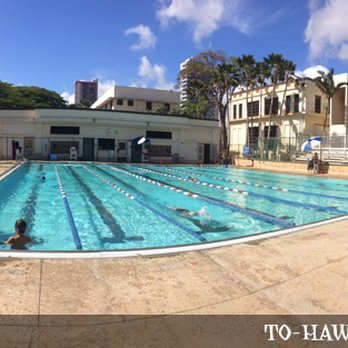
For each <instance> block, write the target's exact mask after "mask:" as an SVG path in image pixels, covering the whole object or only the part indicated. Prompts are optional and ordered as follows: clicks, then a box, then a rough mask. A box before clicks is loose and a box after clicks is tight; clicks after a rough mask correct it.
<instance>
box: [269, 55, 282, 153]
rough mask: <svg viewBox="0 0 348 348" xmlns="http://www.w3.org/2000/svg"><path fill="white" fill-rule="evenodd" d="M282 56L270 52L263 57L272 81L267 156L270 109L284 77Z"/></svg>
mask: <svg viewBox="0 0 348 348" xmlns="http://www.w3.org/2000/svg"><path fill="white" fill-rule="evenodd" d="M284 61H285V60H284V58H283V55H282V54H275V53H271V54H269V55H268V57H266V58H264V63H265V64H266V65H267V67H268V70H269V72H270V78H271V81H272V94H271V101H270V106H269V112H268V132H267V147H266V154H267V157H268V147H269V146H268V145H269V138H270V135H271V120H272V116H271V115H272V111H273V110H272V109H273V102H274V97H275V90H276V87H277V85H278V84H279V82H281V81H284V79H285V70H284ZM278 112H279V110H277V115H278Z"/></svg>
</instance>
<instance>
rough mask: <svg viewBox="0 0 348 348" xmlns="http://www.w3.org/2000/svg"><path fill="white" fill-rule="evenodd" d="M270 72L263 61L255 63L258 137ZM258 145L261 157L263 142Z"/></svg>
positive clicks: (261, 124)
mask: <svg viewBox="0 0 348 348" xmlns="http://www.w3.org/2000/svg"><path fill="white" fill-rule="evenodd" d="M270 74H271V72H270V71H269V69H268V66H267V64H265V62H258V63H257V65H256V82H257V84H258V86H259V88H260V104H259V125H258V126H259V137H260V132H261V129H263V122H262V116H263V112H262V105H263V103H262V97H263V89H264V88H265V85H266V80H267V79H268V78H269V77H270ZM259 146H260V152H261V155H262V157H263V143H262V142H260V143H259Z"/></svg>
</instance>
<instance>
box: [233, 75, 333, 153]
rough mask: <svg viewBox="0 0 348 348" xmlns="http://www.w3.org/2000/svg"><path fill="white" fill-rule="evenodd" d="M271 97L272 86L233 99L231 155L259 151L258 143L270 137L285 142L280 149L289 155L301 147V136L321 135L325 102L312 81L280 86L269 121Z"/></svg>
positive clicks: (303, 80) (305, 79)
mask: <svg viewBox="0 0 348 348" xmlns="http://www.w3.org/2000/svg"><path fill="white" fill-rule="evenodd" d="M271 97H272V86H270V85H267V86H265V87H264V88H255V89H254V90H252V91H249V92H248V93H246V91H245V90H241V91H239V92H237V93H234V94H233V95H232V97H231V103H230V110H229V117H230V135H231V151H236V152H242V148H243V146H244V145H249V146H250V147H253V148H257V147H259V146H260V144H259V143H257V142H258V141H264V139H267V138H268V136H269V138H277V137H279V138H282V139H283V140H284V141H285V144H283V145H284V146H280V148H282V151H283V152H284V153H285V154H286V153H287V152H288V150H289V148H291V147H296V146H298V140H297V139H298V137H299V135H319V134H322V132H323V125H324V119H325V109H324V108H325V103H326V98H325V96H323V95H322V92H321V91H320V90H319V89H318V87H317V86H316V85H315V83H314V81H313V80H311V79H309V78H304V79H301V80H298V81H292V82H290V83H289V84H288V86H286V84H285V83H283V84H279V85H278V86H277V87H276V90H275V95H274V99H273V105H272V111H271V117H270V118H269V111H270V107H271ZM269 127H270V129H269ZM327 129H329V120H328V121H327ZM283 140H282V141H283Z"/></svg>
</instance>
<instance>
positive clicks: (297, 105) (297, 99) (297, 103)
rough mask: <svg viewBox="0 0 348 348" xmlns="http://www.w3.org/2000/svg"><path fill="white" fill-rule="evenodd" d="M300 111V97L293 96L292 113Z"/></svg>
mask: <svg viewBox="0 0 348 348" xmlns="http://www.w3.org/2000/svg"><path fill="white" fill-rule="evenodd" d="M299 111H300V95H299V94H295V95H294V112H299Z"/></svg>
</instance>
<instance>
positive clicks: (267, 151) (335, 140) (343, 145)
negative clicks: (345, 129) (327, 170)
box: [231, 135, 348, 162]
mask: <svg viewBox="0 0 348 348" xmlns="http://www.w3.org/2000/svg"><path fill="white" fill-rule="evenodd" d="M308 138H310V136H308V135H299V136H297V137H280V138H263V137H262V138H261V137H260V138H255V139H254V141H253V144H252V145H250V146H249V149H250V154H251V155H248V154H247V153H246V151H245V144H233V139H232V145H231V151H232V153H233V154H235V155H239V156H241V157H250V156H252V157H253V158H254V159H260V160H270V161H295V160H301V159H306V156H307V153H304V152H302V151H301V145H302V144H303V143H304V142H305V141H306V140H308ZM321 138H322V143H321V146H319V147H317V148H316V149H314V150H313V151H312V152H318V153H319V154H320V156H321V158H322V159H323V160H329V161H337V162H348V136H347V135H332V136H329V135H327V136H326V135H325V136H321Z"/></svg>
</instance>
